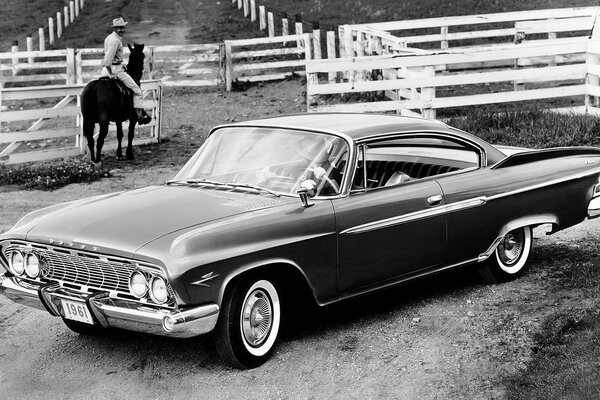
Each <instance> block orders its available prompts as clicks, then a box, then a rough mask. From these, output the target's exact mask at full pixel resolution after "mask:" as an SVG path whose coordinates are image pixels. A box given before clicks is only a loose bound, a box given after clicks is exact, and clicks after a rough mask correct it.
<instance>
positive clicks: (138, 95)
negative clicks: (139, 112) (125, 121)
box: [100, 64, 144, 108]
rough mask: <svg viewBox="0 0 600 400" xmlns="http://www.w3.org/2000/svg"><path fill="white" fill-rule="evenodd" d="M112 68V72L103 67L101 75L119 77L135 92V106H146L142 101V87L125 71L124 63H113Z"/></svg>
mask: <svg viewBox="0 0 600 400" xmlns="http://www.w3.org/2000/svg"><path fill="white" fill-rule="evenodd" d="M110 69H111V70H112V74H111V73H110V72H108V69H107V68H106V67H102V73H101V74H100V76H109V77H111V78H117V79H118V80H120V81H121V82H123V84H124V85H125V86H127V87H128V88H129V89H131V91H132V92H133V108H144V105H143V101H142V89H140V87H139V86H138V85H137V83H135V81H134V80H133V78H132V77H131V76H130V75H129V74H128V73H127V72H125V69H124V68H123V66H122V65H119V64H117V65H111V67H110Z"/></svg>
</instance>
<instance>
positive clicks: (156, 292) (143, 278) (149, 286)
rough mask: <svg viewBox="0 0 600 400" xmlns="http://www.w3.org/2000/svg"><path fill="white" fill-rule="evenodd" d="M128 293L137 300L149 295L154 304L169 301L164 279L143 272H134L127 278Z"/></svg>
mask: <svg viewBox="0 0 600 400" xmlns="http://www.w3.org/2000/svg"><path fill="white" fill-rule="evenodd" d="M129 291H130V292H131V294H133V295H134V296H135V297H137V298H138V299H141V298H144V297H146V295H149V296H150V298H151V299H152V301H153V302H155V303H156V304H165V303H166V302H167V301H169V289H168V285H167V281H166V279H165V278H163V277H162V276H159V275H153V274H150V273H146V272H143V271H139V270H138V271H135V272H133V273H132V274H131V276H130V277H129Z"/></svg>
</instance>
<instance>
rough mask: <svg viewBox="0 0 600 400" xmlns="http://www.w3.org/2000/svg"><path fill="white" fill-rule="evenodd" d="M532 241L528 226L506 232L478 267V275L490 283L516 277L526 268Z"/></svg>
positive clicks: (510, 279) (506, 280)
mask: <svg viewBox="0 0 600 400" xmlns="http://www.w3.org/2000/svg"><path fill="white" fill-rule="evenodd" d="M532 242H533V240H532V234H531V227H529V226H524V227H522V228H518V229H515V230H512V231H510V232H508V233H507V234H506V235H504V238H503V239H502V241H501V242H500V244H499V245H498V247H496V250H495V251H494V254H493V255H492V256H491V257H490V258H489V259H488V260H487V261H486V262H485V264H484V265H483V266H482V267H481V268H480V270H479V273H480V275H481V276H482V277H483V278H484V279H485V280H486V281H488V282H490V283H501V282H508V281H512V280H514V279H517V278H518V277H519V276H521V275H522V274H523V273H524V272H525V271H526V270H527V267H528V264H527V259H528V258H529V253H530V252H531V246H532Z"/></svg>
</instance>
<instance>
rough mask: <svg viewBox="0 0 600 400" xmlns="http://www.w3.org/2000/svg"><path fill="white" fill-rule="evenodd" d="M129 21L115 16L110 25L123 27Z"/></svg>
mask: <svg viewBox="0 0 600 400" xmlns="http://www.w3.org/2000/svg"><path fill="white" fill-rule="evenodd" d="M128 23H129V22H125V20H124V19H123V18H121V17H119V18H115V19H113V24H112V27H113V28H117V27H124V26H125V25H127V24H128Z"/></svg>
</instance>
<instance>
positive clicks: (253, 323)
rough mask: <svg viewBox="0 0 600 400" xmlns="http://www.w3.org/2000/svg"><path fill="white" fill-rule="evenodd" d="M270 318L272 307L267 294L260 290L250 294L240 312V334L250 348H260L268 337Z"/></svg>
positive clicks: (270, 325) (270, 324)
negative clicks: (242, 334) (241, 333)
mask: <svg viewBox="0 0 600 400" xmlns="http://www.w3.org/2000/svg"><path fill="white" fill-rule="evenodd" d="M272 317H273V307H272V305H271V299H270V298H269V296H268V295H267V293H266V292H265V291H263V290H262V289H257V290H255V291H253V292H252V293H250V295H249V296H248V297H247V299H246V302H245V303H244V308H243V310H242V332H243V333H244V339H245V340H246V342H247V343H248V344H249V345H250V346H253V347H257V346H260V345H261V344H262V343H263V342H264V341H265V340H266V339H267V338H268V337H269V333H270V332H271V327H272V324H273V318H272Z"/></svg>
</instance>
